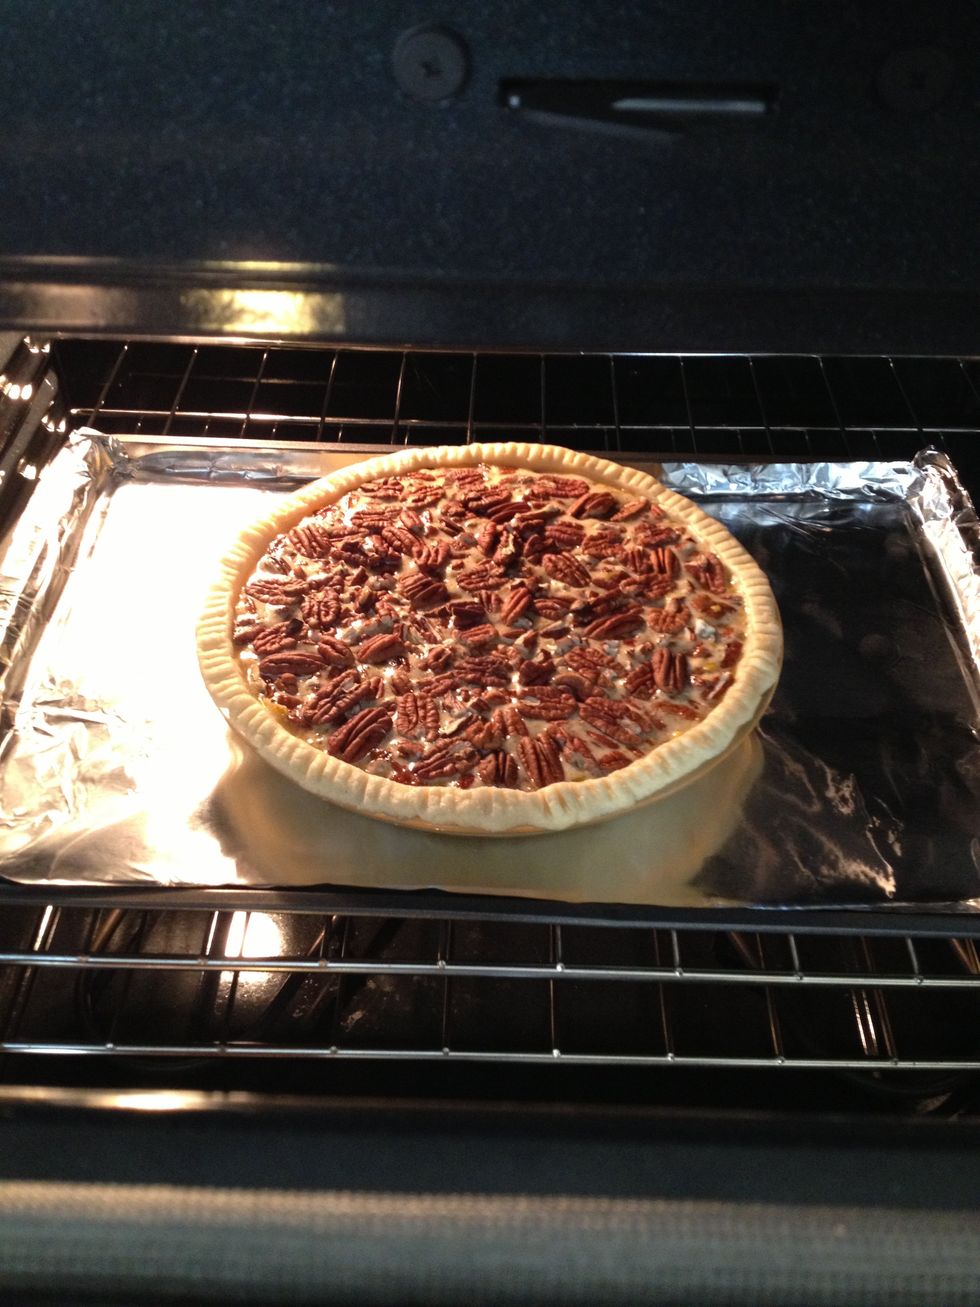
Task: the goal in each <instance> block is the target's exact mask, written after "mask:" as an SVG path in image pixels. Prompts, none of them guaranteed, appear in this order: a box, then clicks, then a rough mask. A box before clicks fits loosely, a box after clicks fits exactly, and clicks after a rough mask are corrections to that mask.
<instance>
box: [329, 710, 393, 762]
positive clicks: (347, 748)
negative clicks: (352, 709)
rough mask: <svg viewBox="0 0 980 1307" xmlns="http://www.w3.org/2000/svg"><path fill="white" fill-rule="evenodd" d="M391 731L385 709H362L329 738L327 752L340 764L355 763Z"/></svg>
mask: <svg viewBox="0 0 980 1307" xmlns="http://www.w3.org/2000/svg"><path fill="white" fill-rule="evenodd" d="M390 730H391V714H390V712H389V710H388V709H387V708H384V707H377V708H364V709H362V710H361V712H359V713H356V714H355V715H354V716H353V717H352V718H351V719H350V721H349V722H346V723H345V724H344V725H343V726H341V727H340V728H339V729H338V730H336V731H334V733H333V734H332V735H331V736H330V739H329V740H328V741H327V751H328V753H331V754H333V756H334V757H335V758H339V759H340V760H341V761H342V762H357V761H358V759H360V758H363V757H364V755H365V754H366V753H370V751H371V750H372V749H374V748H376V747H377V746H378V745H379V744H380V743H381V741H382V740H383V739H384V738H385V736H386V735H387V734H388V732H389V731H390Z"/></svg>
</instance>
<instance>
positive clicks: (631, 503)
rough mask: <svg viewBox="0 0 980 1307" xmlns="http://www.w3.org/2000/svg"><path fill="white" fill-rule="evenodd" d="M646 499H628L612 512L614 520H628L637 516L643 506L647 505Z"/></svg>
mask: <svg viewBox="0 0 980 1307" xmlns="http://www.w3.org/2000/svg"><path fill="white" fill-rule="evenodd" d="M649 502H650V501H649V500H648V499H630V500H627V502H626V503H625V504H623V505H622V506H621V507H619V508H617V509H616V511H615V513H613V521H614V522H628V521H630V520H631V519H632V518H634V517H639V516H640V514H641V513H642V512H643V511H644V509H645V508H647V506H648V505H649Z"/></svg>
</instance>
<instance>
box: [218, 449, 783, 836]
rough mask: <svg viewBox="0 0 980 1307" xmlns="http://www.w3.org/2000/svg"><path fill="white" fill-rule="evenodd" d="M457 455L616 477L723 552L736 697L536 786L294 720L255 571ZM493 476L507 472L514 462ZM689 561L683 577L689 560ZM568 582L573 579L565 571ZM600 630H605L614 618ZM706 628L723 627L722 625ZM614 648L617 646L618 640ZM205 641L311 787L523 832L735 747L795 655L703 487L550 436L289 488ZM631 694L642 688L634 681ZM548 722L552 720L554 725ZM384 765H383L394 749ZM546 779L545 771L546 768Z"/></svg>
mask: <svg viewBox="0 0 980 1307" xmlns="http://www.w3.org/2000/svg"><path fill="white" fill-rule="evenodd" d="M453 468H455V469H464V468H477V469H478V468H484V469H486V468H490V469H506V470H507V473H506V474H505V475H509V474H510V473H516V474H517V475H518V477H519V476H520V475H521V474H527V473H531V474H553V475H557V476H559V477H574V478H582V479H585V480H586V481H588V482H589V483H591V484H590V487H589V489H590V491H592V490H595V491H596V493H600V494H601V493H602V492H603V491H605V490H606V488H608V490H609V491H611V492H613V493H614V494H616V493H619V494H623V495H624V501H623V502H624V503H625V502H627V501H629V502H634V501H637V500H644V501H648V504H647V506H646V509H645V511H646V512H647V513H648V514H649V515H651V516H652V517H653V518H654V520H657V519H658V518H660V519H661V520H663V521H665V522H667V523H668V524H669V525H671V526H677V527H679V528H681V529H682V531H683V533H684V537H685V539H686V540H688V542H689V547H690V542H691V541H693V544H696V546H697V547H698V549H699V550H700V551H703V553H699V554H698V555H697V558H701V557H703V556H707V557H708V558H711V557H713V558H714V559H716V560H718V563H719V564H720V567H721V570H720V571H719V573H718V575H719V577H720V576H722V575H724V577H725V580H724V589H725V591H726V593H727V591H729V590H731V591H733V592H734V594H735V595H736V596H738V597H739V598H740V600H741V605H740V611H739V614H738V620H739V622H740V627H741V629H739V631H738V636H739V640H738V644H740V645H741V649H740V652H738V651H736V656H737V662H734V663H733V665H731V670H730V672H729V673H726V674H725V675H724V676H723V677H721V678H716V680H717V679H720V680H721V681H722V682H723V683H724V684H723V685H722V689H723V697H720V698H719V700H718V702H717V703H716V704H715V705H714V706H713V707H711V708H710V711H708V712H707V715H705V716H703V717H701V719H700V720H697V721H694V722H691V723H689V722H683V723H680V722H678V729H677V733H676V734H674V733H669V736H668V738H664V739H663V741H662V742H659V743H656V744H655V745H654V746H653V747H652V748H650V749H649V751H648V752H645V753H642V754H641V755H640V756H639V757H636V760H635V761H630V762H628V763H627V764H625V765H619V764H616V765H617V766H618V769H617V770H612V771H609V772H608V773H606V774H600V775H594V776H588V777H586V778H583V779H572V780H561V781H556V782H553V783H548V781H547V779H546V778H545V779H544V783H543V784H541V787H540V788H535V789H520V788H505V787H503V786H501V785H499V784H496V783H487V784H476V785H472V786H471V788H462V787H461V785H460V783H459V778H458V777H453V776H451V775H450V776H448V777H445V778H444V779H443V780H441V781H440V782H439V783H417V784H406V783H403V782H402V781H400V780H396V779H392V778H391V776H390V775H380V774H375V773H374V772H373V771H371V770H365V766H367V765H371V764H370V763H369V762H368V761H367V760H366V759H360V763H361V765H358V762H356V761H355V762H351V761H343V760H342V758H340V757H334V756H331V754H330V753H329V752H328V751H327V749H328V741H329V733H325V730H324V729H321V730H320V731H319V733H318V732H317V731H315V730H313V729H312V728H311V729H308V730H304V729H301V728H298V727H297V726H296V724H295V722H294V721H292V722H291V721H290V720H288V717H287V713H286V710H285V708H284V707H283V705H282V704H281V703H275V702H273V701H272V699H271V698H270V697H267V696H266V695H265V689H267V688H268V687H267V686H265V687H263V683H262V682H260V681H257V678H256V672H255V662H256V659H255V656H254V655H252V656H251V657H252V662H251V666H250V664H249V662H248V660H247V658H246V659H243V655H242V649H241V647H240V645H239V644H236V642H235V617H236V611H237V610H238V609H239V607H240V605H241V603H242V597H243V592H244V590H245V587H246V585H249V583H250V581H251V584H253V585H254V584H255V578H254V575H253V574H254V573H255V572H256V568H257V566H258V564H259V562H260V560H261V559H263V556H264V555H265V554H266V550H267V549H268V547H269V546H270V544H271V543H272V542H274V541H276V539H277V538H278V537H280V536H282V535H283V534H284V533H286V532H289V531H291V530H293V529H294V528H297V527H299V525H300V524H301V523H303V522H304V521H305V519H307V518H309V517H310V515H311V514H314V513H316V512H318V511H319V510H321V509H324V508H327V507H328V506H330V505H332V504H335V503H336V502H337V501H338V500H340V499H342V498H343V497H344V496H345V495H350V494H351V493H352V492H358V491H359V490H360V488H361V487H362V486H367V487H368V488H369V490H370V489H371V483H377V482H381V481H384V479H385V478H398V477H402V478H405V477H409V476H410V475H411V474H412V473H416V472H422V471H424V470H428V469H436V470H438V469H447V470H448V469H453ZM454 475H455V474H454ZM488 475H490V476H492V477H494V478H496V477H499V475H500V473H499V472H498V471H492V472H490V473H489V474H488ZM531 484H533V483H531ZM391 497H392V496H389V498H391ZM664 515H665V516H664ZM589 525H590V526H593V527H596V526H601V525H602V524H601V523H596V522H591V523H589ZM624 525H625V524H624ZM423 539H424V536H423ZM569 556H571V557H573V558H577V561H578V564H579V566H581V565H582V561H583V560H582V556H581V551H579V552H578V553H576V550H575V548H574V547H572V549H571V551H570V555H568V554H566V555H563V557H569ZM586 565H587V560H586ZM450 566H452V564H450ZM569 566H570V564H569ZM679 570H680V571H681V577H682V578H683V569H679ZM545 583H546V584H547V580H546V579H545ZM557 583H558V584H559V586H560V584H561V578H560V577H559V578H558V579H557ZM590 593H591V592H590ZM699 594H700V592H699ZM461 597H462V598H464V599H465V598H469V597H470V596H467V595H463V596H461ZM246 602H247V601H246ZM403 602H404V601H403ZM253 607H254V604H253ZM496 625H498V626H499V625H500V620H497V621H496ZM593 626H596V624H595V623H593ZM481 629H482V628H481ZM596 629H597V630H599V631H601V630H602V628H601V626H598V627H596ZM706 629H707V630H709V631H711V630H712V628H711V627H710V626H709V627H707V628H706ZM378 638H379V637H375V643H377V640H378ZM364 643H365V645H367V644H368V643H369V642H368V641H365V642H364ZM593 643H595V642H594V641H593ZM626 643H631V642H630V641H627V642H626ZM608 648H610V649H611V650H613V651H615V650H616V648H617V645H616V644H612V645H609V646H608ZM197 649H198V657H199V661H200V666H201V671H202V674H203V677H204V680H205V683H206V685H207V687H208V689H209V691H210V693H211V695H212V697H213V698H214V700H215V702H216V703H217V705H218V707H219V709H220V710H221V712H222V713H223V714H224V716H225V717H226V719H227V720H228V722H229V724H230V725H231V726H232V727H233V728H234V729H235V730H236V731H237V732H239V734H240V735H242V736H243V737H244V739H245V740H246V741H247V742H248V743H250V744H251V745H252V746H253V747H254V748H255V749H256V750H257V752H258V753H259V754H260V755H261V756H262V757H264V758H265V759H267V761H269V762H270V763H271V764H272V765H273V766H274V767H275V768H276V769H277V770H279V771H280V772H282V773H283V774H285V775H286V776H288V777H289V778H291V779H292V780H294V781H295V782H296V783H298V784H299V785H301V786H302V787H304V788H305V789H307V790H309V791H312V792H313V793H314V794H317V795H319V796H321V797H322V798H325V799H328V800H330V801H331V802H333V803H335V804H339V805H340V806H342V807H345V808H350V809H353V810H355V811H358V812H362V813H366V814H369V815H371V816H375V817H378V818H382V819H384V820H387V821H391V822H395V823H398V824H402V825H408V826H414V827H419V828H422V829H428V830H433V831H439V832H443V833H456V834H485V835H523V834H532V833H545V832H547V831H557V830H563V829H567V828H570V827H573V826H580V825H585V824H588V823H592V822H596V821H600V820H603V819H606V818H609V817H612V816H615V815H616V814H617V813H621V812H625V811H627V810H630V809H632V808H634V807H636V806H637V805H638V804H641V803H647V802H651V801H654V800H657V799H659V798H662V797H664V796H665V795H666V794H668V793H669V792H673V791H674V790H676V789H677V788H679V787H680V786H681V785H683V784H685V783H687V782H689V781H691V780H693V778H694V777H695V776H697V775H701V774H703V772H704V771H705V770H707V769H708V768H709V767H710V766H712V765H713V764H714V763H716V762H717V761H719V760H720V759H721V758H722V757H724V756H726V755H727V754H728V753H729V752H730V751H731V750H732V749H733V748H734V747H735V746H736V744H737V743H738V742H739V741H741V740H742V739H743V738H744V737H745V735H746V734H748V733H749V732H750V731H751V730H752V729H753V727H754V726H755V724H756V723H757V722H758V720H759V718H760V716H761V715H762V713H763V712H764V710H765V708H766V706H767V704H768V701H769V699H770V697H771V695H772V692H773V690H774V688H775V685H776V681H777V679H778V676H779V670H780V665H781V659H782V628H781V625H780V620H779V613H778V610H777V607H776V603H775V600H774V598H773V595H772V591H771V589H770V587H769V583H768V581H767V580H766V578H765V576H764V574H763V573H762V571H761V570H760V569H759V567H758V566H757V564H756V563H755V562H754V560H753V559H752V558H751V557H750V555H749V554H748V553H747V552H746V551H745V550H744V549H743V548H742V546H741V545H740V544H739V543H738V542H737V541H736V540H735V539H734V537H733V536H732V535H731V534H730V533H729V532H728V531H727V530H726V528H725V527H724V526H722V525H721V523H719V522H717V521H716V520H714V519H713V518H711V517H709V516H708V515H707V514H705V513H704V512H702V511H701V510H700V509H699V508H697V507H696V506H695V505H694V504H693V503H691V502H690V501H689V500H687V499H685V498H683V497H682V496H680V495H678V494H675V493H674V492H673V491H670V490H668V489H666V488H665V487H664V486H663V485H661V484H660V482H658V481H656V480H655V479H654V478H653V477H651V476H649V475H647V474H646V473H643V472H639V471H635V470H633V469H630V468H625V467H622V466H621V465H619V464H616V463H612V462H609V461H607V460H604V459H599V458H594V457H591V456H588V455H585V454H579V453H575V452H573V451H571V450H567V449H561V448H556V447H553V446H547V445H527V444H519V443H498V444H482V445H478V444H473V445H465V446H450V447H440V448H435V449H432V448H429V449H426V448H422V449H410V450H404V451H402V452H400V453H397V454H392V455H386V456H384V457H381V458H375V459H371V460H369V461H367V462H364V463H360V464H357V465H356V466H353V467H348V468H344V469H342V470H341V471H339V472H336V473H333V474H332V475H330V476H328V477H325V478H323V479H322V480H319V481H316V482H313V483H312V484H311V485H309V486H307V487H305V488H304V489H303V490H301V491H299V492H298V493H296V494H293V495H291V496H289V497H288V498H286V499H284V500H281V501H280V502H279V503H278V504H277V506H276V508H275V509H274V510H273V511H272V512H271V513H269V514H268V515H266V516H265V517H263V518H261V519H260V520H259V521H257V522H255V523H253V524H252V525H251V526H249V527H247V528H246V529H245V530H244V531H243V532H242V534H241V536H240V537H239V538H238V540H237V541H235V542H234V543H233V544H232V546H231V547H230V548H229V550H228V552H227V554H226V555H225V557H224V558H223V559H222V560H221V562H220V566H219V569H218V579H217V581H216V582H215V584H214V585H213V586H212V588H211V590H210V592H209V595H208V599H207V603H206V605H205V609H204V613H203V615H202V617H201V620H200V622H199V625H198V630H197ZM382 652H383V651H382ZM287 661H288V660H287ZM367 661H370V659H367ZM388 674H389V675H390V670H389V673H388ZM729 678H730V680H729ZM709 679H710V678H709ZM256 686H258V689H257V688H256ZM648 688H649V687H648ZM382 693H383V692H382ZM473 693H475V692H473ZM562 693H564V691H563V692H562ZM576 693H578V690H577V689H576ZM654 694H655V695H657V691H656V689H654ZM501 697H502V696H501ZM622 697H623V698H629V695H628V694H627V693H626V692H625V691H622ZM648 697H649V696H648ZM388 702H391V701H390V700H388ZM515 702H517V700H515ZM562 702H565V703H567V702H568V700H566V699H563V700H562ZM643 707H644V709H646V708H648V707H649V705H643ZM535 729H538V730H540V725H539V726H538V727H536V728H535ZM532 734H533V732H532ZM429 738H430V739H431V738H433V737H432V736H430V737H429ZM599 738H602V734H601V733H600V735H599ZM563 747H564V746H563ZM382 752H384V751H382ZM632 752H635V750H633V751H632ZM372 756H373V753H372V754H369V755H368V758H371V757H372ZM533 761H534V760H533V758H532V763H533ZM525 765H526V764H525ZM374 766H375V767H376V769H377V768H382V764H381V762H380V761H379V762H378V763H376V764H374ZM382 769H383V768H382ZM522 774H523V773H522ZM580 774H581V773H580ZM537 781H538V783H541V781H542V777H541V776H540V775H539V776H538V778H537ZM509 783H514V782H513V781H510V782H509Z"/></svg>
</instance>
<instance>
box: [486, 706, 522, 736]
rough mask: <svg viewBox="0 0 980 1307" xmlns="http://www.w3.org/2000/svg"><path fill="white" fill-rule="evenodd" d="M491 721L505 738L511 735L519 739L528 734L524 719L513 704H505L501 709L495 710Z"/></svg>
mask: <svg viewBox="0 0 980 1307" xmlns="http://www.w3.org/2000/svg"><path fill="white" fill-rule="evenodd" d="M490 720H491V721H492V722H493V724H494V725H495V726H496V727H497V729H498V730H499V731H501V732H502V734H503V735H504V737H505V738H506V737H507V736H511V735H513V736H516V737H518V738H519V737H520V736H522V735H527V733H528V731H527V726H526V724H525V722H524V718H523V717H522V716H521V714H520V713H519V712H518V711H517V709H516V708H515V707H514V705H513V704H512V703H507V704H504V705H503V706H502V707H501V708H495V709H494V710H493V715H492V716H491V718H490Z"/></svg>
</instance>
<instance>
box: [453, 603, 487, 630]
mask: <svg viewBox="0 0 980 1307" xmlns="http://www.w3.org/2000/svg"><path fill="white" fill-rule="evenodd" d="M449 611H450V612H451V613H452V615H453V624H454V625H455V626H456V627H457V629H459V630H461V631H465V630H466V629H467V627H470V626H482V625H483V624H484V622H485V621H486V620H487V610H486V609H485V608H484V607H483V605H482V604H478V603H476V602H475V601H474V600H472V599H457V600H456V602H455V603H451V604H450V605H449Z"/></svg>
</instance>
